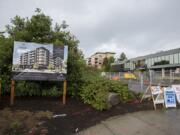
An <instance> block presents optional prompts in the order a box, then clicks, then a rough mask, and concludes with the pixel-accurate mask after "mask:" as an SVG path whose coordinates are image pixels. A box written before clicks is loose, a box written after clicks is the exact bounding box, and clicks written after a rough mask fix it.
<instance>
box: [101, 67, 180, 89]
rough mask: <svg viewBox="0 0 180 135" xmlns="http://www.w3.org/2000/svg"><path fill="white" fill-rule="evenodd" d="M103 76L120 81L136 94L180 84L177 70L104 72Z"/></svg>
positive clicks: (179, 74)
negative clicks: (150, 87)
mask: <svg viewBox="0 0 180 135" xmlns="http://www.w3.org/2000/svg"><path fill="white" fill-rule="evenodd" d="M102 75H103V76H105V77H107V78H109V79H112V80H120V81H123V82H125V83H127V84H128V88H129V90H132V91H134V92H143V91H145V90H146V88H147V87H148V86H149V85H150V84H151V85H164V86H171V85H172V84H180V72H176V71H175V70H162V71H154V70H150V71H144V72H140V71H138V72H137V71H136V72H131V73H130V72H103V73H102Z"/></svg>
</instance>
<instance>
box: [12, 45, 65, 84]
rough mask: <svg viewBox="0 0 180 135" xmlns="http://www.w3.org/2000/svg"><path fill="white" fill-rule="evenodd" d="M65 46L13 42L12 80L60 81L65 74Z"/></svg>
mask: <svg viewBox="0 0 180 135" xmlns="http://www.w3.org/2000/svg"><path fill="white" fill-rule="evenodd" d="M67 54H68V47H67V46H55V45H53V44H38V43H32V42H14V51H13V65H12V79H13V80H42V81H62V80H65V79H66V74H67Z"/></svg>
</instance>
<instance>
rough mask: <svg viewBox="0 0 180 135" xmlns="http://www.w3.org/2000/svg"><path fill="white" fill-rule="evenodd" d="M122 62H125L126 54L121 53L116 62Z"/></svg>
mask: <svg viewBox="0 0 180 135" xmlns="http://www.w3.org/2000/svg"><path fill="white" fill-rule="evenodd" d="M124 60H127V57H126V54H125V53H124V52H122V53H121V54H120V56H119V59H118V61H119V62H121V61H124Z"/></svg>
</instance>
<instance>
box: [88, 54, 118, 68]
mask: <svg viewBox="0 0 180 135" xmlns="http://www.w3.org/2000/svg"><path fill="white" fill-rule="evenodd" d="M114 55H115V53H114V52H96V53H95V54H93V55H92V56H91V57H89V58H88V59H87V65H88V66H91V67H95V68H98V69H101V68H102V65H103V63H104V59H105V58H110V57H114Z"/></svg>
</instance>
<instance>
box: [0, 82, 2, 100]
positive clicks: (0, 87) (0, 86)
mask: <svg viewBox="0 0 180 135" xmlns="http://www.w3.org/2000/svg"><path fill="white" fill-rule="evenodd" d="M1 96H2V85H1V79H0V100H1Z"/></svg>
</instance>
